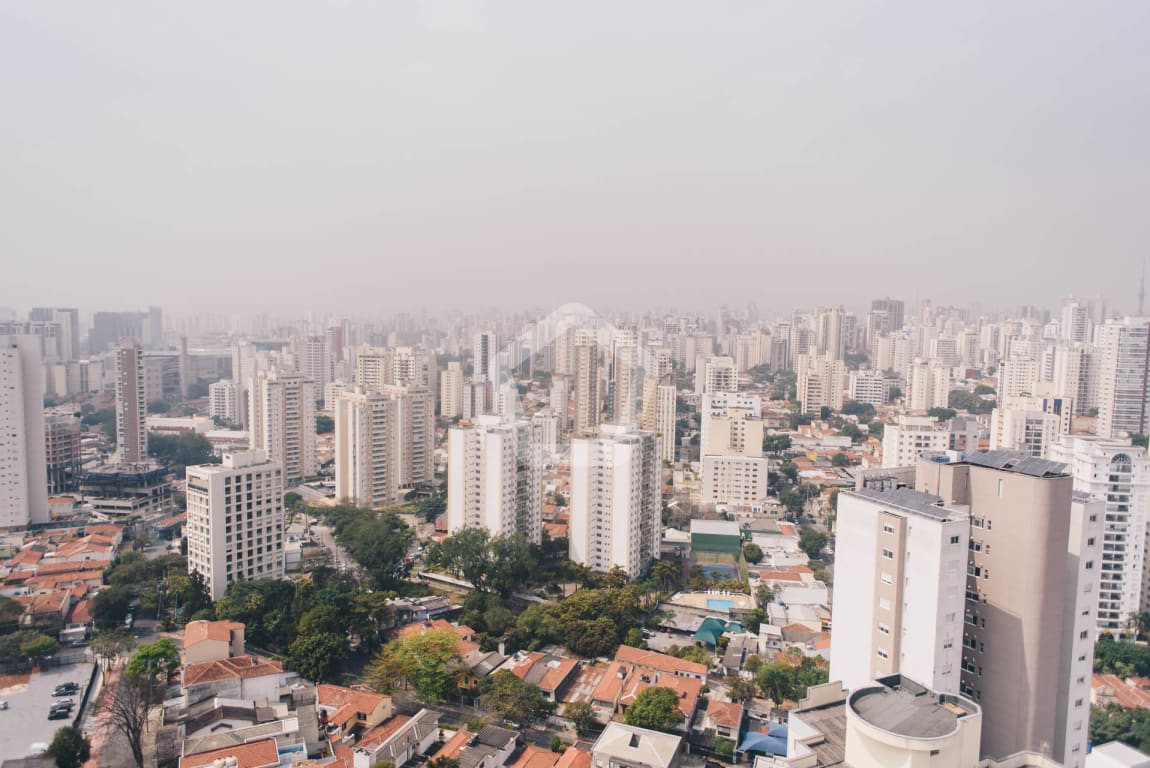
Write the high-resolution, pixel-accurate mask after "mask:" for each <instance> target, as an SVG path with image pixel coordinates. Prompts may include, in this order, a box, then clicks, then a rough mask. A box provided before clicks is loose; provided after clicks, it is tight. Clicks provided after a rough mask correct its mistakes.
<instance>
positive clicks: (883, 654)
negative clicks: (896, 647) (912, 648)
mask: <svg viewBox="0 0 1150 768" xmlns="http://www.w3.org/2000/svg"><path fill="white" fill-rule="evenodd" d="M875 653H876V654H877V655H878V657H879V658H880V659H889V658H890V654H889V653H887V652H886V649H884V648H879V649H878V650H877V651H875Z"/></svg>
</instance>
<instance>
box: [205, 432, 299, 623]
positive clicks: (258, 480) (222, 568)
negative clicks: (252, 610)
mask: <svg viewBox="0 0 1150 768" xmlns="http://www.w3.org/2000/svg"><path fill="white" fill-rule="evenodd" d="M283 495H284V483H283V471H282V470H281V469H280V466H279V464H277V463H274V462H269V461H267V457H266V456H265V455H264V453H263V452H262V451H243V452H237V453H225V454H224V456H223V461H222V463H220V464H203V465H200V466H195V467H188V470H187V499H188V520H187V525H186V527H185V534H184V535H185V537H186V538H187V541H188V573H192V572H199V573H200V575H202V576H203V577H204V582H205V583H206V585H207V588H208V593H209V594H210V595H211V598H212V600H219V599H220V598H221V597H223V596H224V593H225V592H227V589H228V585H229V584H231V583H232V582H234V581H251V580H252V579H280V578H283V575H284V528H283V526H284V519H283V518H284V516H283Z"/></svg>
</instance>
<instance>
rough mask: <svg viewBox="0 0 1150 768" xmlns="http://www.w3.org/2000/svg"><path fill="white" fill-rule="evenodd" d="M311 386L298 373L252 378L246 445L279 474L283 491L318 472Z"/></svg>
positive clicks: (312, 388) (314, 395)
mask: <svg viewBox="0 0 1150 768" xmlns="http://www.w3.org/2000/svg"><path fill="white" fill-rule="evenodd" d="M315 402H316V389H315V383H314V382H312V381H311V379H308V378H305V377H304V376H302V375H300V374H298V373H281V372H279V371H268V372H264V373H260V374H258V375H257V376H256V378H255V381H254V383H253V386H252V392H251V396H250V405H251V407H250V409H249V411H250V413H249V416H248V431H249V441H250V442H249V444H250V446H251V448H252V450H260V451H263V452H264V453H266V454H267V456H268V458H269V460H270V461H273V462H275V463H277V464H279V465H280V467H281V468H282V470H283V481H284V485H285V487H288V488H290V487H292V486H295V485H298V484H299V483H300V482H302V481H303V480H304V479H306V478H309V477H313V476H315V474H316V472H317V471H318V466H317V465H316V457H315Z"/></svg>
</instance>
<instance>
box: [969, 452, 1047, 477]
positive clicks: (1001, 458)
mask: <svg viewBox="0 0 1150 768" xmlns="http://www.w3.org/2000/svg"><path fill="white" fill-rule="evenodd" d="M965 461H966V463H967V464H974V465H975V466H978V467H990V468H991V469H1001V470H1005V471H1008V472H1016V473H1018V474H1020V475H1029V476H1030V477H1062V476H1064V475H1066V474H1067V466H1066V465H1065V464H1063V463H1062V462H1060V461H1049V460H1047V459H1036V458H1034V457H1032V456H1028V455H1027V454H1025V453H1022V452H1021V451H986V452H984V453H970V454H967V455H966V459H965Z"/></svg>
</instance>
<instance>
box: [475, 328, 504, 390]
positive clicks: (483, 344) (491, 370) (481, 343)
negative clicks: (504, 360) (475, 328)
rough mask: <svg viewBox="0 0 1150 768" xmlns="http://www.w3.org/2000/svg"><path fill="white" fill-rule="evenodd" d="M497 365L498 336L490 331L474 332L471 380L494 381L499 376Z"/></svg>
mask: <svg viewBox="0 0 1150 768" xmlns="http://www.w3.org/2000/svg"><path fill="white" fill-rule="evenodd" d="M498 366H499V340H498V337H496V335H495V334H494V333H492V332H491V331H480V332H479V333H477V334H475V339H474V341H473V343H472V345H471V378H472V380H474V381H491V382H496V379H497V378H498V376H499V367H498ZM496 383H498V382H496Z"/></svg>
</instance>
